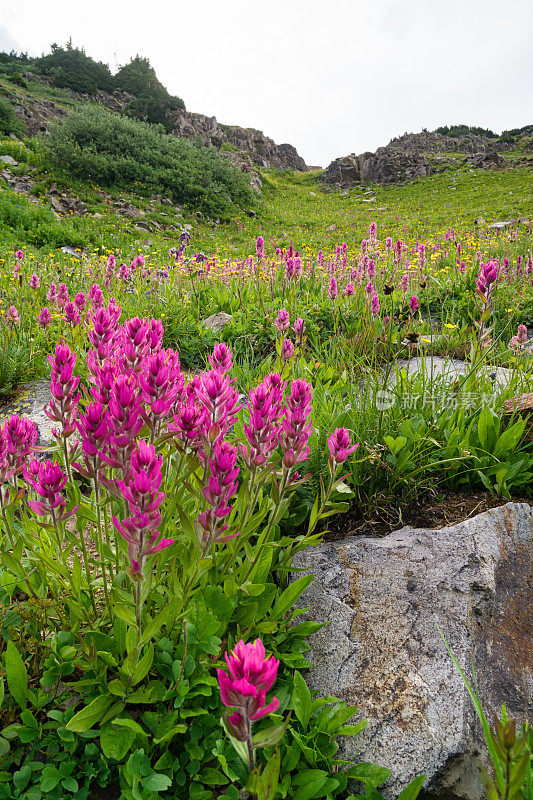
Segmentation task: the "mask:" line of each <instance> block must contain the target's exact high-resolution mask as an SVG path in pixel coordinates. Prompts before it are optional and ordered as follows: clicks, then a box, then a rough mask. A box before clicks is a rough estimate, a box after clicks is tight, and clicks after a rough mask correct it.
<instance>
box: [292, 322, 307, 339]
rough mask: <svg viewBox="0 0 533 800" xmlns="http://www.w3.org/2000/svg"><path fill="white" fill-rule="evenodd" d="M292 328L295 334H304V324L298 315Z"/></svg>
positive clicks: (300, 335)
mask: <svg viewBox="0 0 533 800" xmlns="http://www.w3.org/2000/svg"><path fill="white" fill-rule="evenodd" d="M293 328H294V333H295V334H296V336H299V337H300V338H301V337H302V336H303V335H304V333H305V325H304V321H303V319H302V318H301V317H298V319H297V320H295V322H294V325H293Z"/></svg>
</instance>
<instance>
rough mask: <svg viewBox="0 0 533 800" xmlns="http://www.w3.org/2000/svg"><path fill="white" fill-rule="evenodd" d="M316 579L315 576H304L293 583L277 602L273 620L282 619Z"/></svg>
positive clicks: (272, 615)
mask: <svg viewBox="0 0 533 800" xmlns="http://www.w3.org/2000/svg"><path fill="white" fill-rule="evenodd" d="M314 579H315V577H314V575H302V577H301V578H298V579H297V580H295V581H294V583H291V584H290V586H288V587H287V588H286V589H285V591H284V592H282V594H281V595H280V597H278V599H277V600H276V602H275V604H274V608H273V609H272V611H271V612H270V617H271V619H281V618H282V617H283V616H284V615H285V614H286V613H287V611H289V609H290V608H292V607H293V605H294V603H295V602H296V600H297V599H298V598H299V597H300V595H301V594H302V592H304V591H305V590H306V589H307V587H308V586H309V584H310V583H312V582H313V581H314Z"/></svg>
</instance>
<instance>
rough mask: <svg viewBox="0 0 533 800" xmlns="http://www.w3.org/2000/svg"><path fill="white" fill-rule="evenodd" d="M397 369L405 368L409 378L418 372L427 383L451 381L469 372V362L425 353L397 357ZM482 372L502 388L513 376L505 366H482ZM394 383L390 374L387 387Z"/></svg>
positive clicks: (393, 376)
mask: <svg viewBox="0 0 533 800" xmlns="http://www.w3.org/2000/svg"><path fill="white" fill-rule="evenodd" d="M397 368H398V371H401V370H405V372H406V373H407V377H408V378H409V379H412V378H414V377H415V376H416V375H418V374H420V373H424V374H425V375H426V376H427V380H428V383H431V384H432V383H435V382H443V383H451V382H453V381H455V380H457V379H458V378H461V377H464V376H465V375H467V374H468V372H470V369H471V366H470V363H468V362H466V361H461V360H459V359H456V358H444V357H442V356H432V355H427V356H425V358H422V357H420V356H417V357H415V358H409V359H399V360H398V362H397ZM482 371H483V374H484V375H486V376H487V377H488V378H490V380H491V382H492V384H493V385H494V386H495V387H496V386H497V387H499V388H503V387H505V386H507V385H508V384H509V383H510V381H511V380H512V378H513V375H514V373H513V370H511V369H507V367H492V366H490V365H487V366H485V367H483V370H482ZM395 385H396V374H391V376H390V382H389V384H388V386H389V388H392V387H394V386H395Z"/></svg>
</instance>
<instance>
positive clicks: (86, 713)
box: [65, 694, 114, 733]
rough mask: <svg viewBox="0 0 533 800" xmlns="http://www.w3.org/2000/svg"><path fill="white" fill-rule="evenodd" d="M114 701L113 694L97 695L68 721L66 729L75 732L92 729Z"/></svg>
mask: <svg viewBox="0 0 533 800" xmlns="http://www.w3.org/2000/svg"><path fill="white" fill-rule="evenodd" d="M113 703H114V698H113V697H112V695H109V694H104V695H101V696H100V697H96V698H95V699H94V700H93V701H92V702H91V703H89V705H88V706H85V708H82V709H81V711H78V713H77V714H74V716H73V717H72V719H71V720H69V722H67V724H66V726H65V727H66V729H67V730H68V731H74V733H85V732H86V731H88V730H90V729H91V728H92V727H93V725H96V723H97V722H100V720H101V719H102V718H103V717H104V716H105V714H106V712H107V711H109V709H110V708H111V706H112V705H113Z"/></svg>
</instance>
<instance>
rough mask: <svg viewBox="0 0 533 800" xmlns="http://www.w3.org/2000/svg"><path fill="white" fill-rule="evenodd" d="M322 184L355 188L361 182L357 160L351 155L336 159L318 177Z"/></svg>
mask: <svg viewBox="0 0 533 800" xmlns="http://www.w3.org/2000/svg"><path fill="white" fill-rule="evenodd" d="M320 180H321V181H322V183H326V184H328V185H330V186H337V187H343V188H344V187H350V186H356V185H357V184H358V183H360V182H361V171H360V169H359V158H358V157H357V156H356V155H354V153H352V154H351V155H349V156H344V157H343V158H336V159H335V161H332V162H331V164H330V165H329V167H328V168H327V169H325V170H324V172H323V173H322V174H321V176H320Z"/></svg>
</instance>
